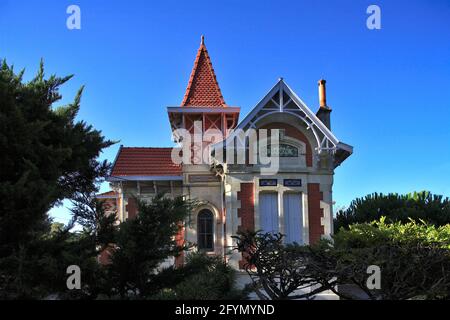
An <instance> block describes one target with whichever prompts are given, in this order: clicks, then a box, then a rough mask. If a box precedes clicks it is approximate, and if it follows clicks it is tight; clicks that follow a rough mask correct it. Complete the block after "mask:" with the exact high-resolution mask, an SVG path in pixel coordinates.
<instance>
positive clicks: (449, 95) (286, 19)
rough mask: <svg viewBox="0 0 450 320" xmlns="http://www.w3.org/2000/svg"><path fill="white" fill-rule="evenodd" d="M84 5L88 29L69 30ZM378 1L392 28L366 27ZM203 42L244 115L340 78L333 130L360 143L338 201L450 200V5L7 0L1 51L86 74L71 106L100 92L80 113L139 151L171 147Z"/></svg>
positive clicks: (54, 69) (109, 154)
mask: <svg viewBox="0 0 450 320" xmlns="http://www.w3.org/2000/svg"><path fill="white" fill-rule="evenodd" d="M71 4H76V5H79V7H80V8H81V30H68V29H67V28H66V19H67V17H68V14H66V8H67V7H68V6H69V5H71ZM370 4H376V5H378V6H379V7H380V8H381V26H382V29H381V30H369V29H367V27H366V19H367V17H368V14H366V9H367V7H368V6H369V5H370ZM201 34H204V35H205V37H206V41H205V42H206V45H207V47H208V51H209V53H210V56H211V58H212V62H213V65H214V68H215V71H216V74H217V78H218V81H219V84H220V86H221V89H222V93H223V95H224V97H225V100H226V102H227V103H228V104H229V105H237V106H240V107H241V119H242V118H243V117H244V116H245V115H246V114H247V113H248V112H249V111H250V110H251V109H252V108H253V107H254V106H255V104H256V103H257V102H258V101H259V99H260V98H262V97H263V96H264V95H265V94H266V92H267V91H268V90H269V89H270V88H271V87H272V85H273V84H274V83H275V82H276V81H277V79H278V78H279V77H280V76H282V77H284V79H285V80H286V82H287V83H288V84H289V85H290V87H291V88H293V89H294V91H296V92H297V94H298V95H299V96H300V97H301V98H302V99H303V100H304V101H305V102H306V103H307V104H308V105H309V106H310V107H311V108H312V109H313V110H316V108H317V106H318V99H317V80H318V79H320V78H322V77H323V78H325V79H327V91H328V92H327V95H328V104H329V105H330V106H331V107H332V108H333V113H332V128H333V131H334V133H335V134H336V136H337V137H338V138H339V139H340V140H342V141H344V142H346V143H349V144H351V145H353V146H354V154H353V155H352V156H351V157H350V158H349V159H348V160H347V161H346V162H345V163H344V164H343V165H342V166H341V167H339V168H338V169H337V170H336V175H335V185H334V200H335V201H336V204H337V205H338V206H344V205H348V204H349V202H350V201H351V200H352V199H354V198H356V197H360V196H364V195H366V194H368V193H371V192H374V191H378V192H391V191H395V192H400V193H406V192H411V191H414V190H424V189H427V190H431V191H432V192H434V193H438V194H444V195H446V196H450V183H449V180H450V89H449V88H450V1H448V0H433V1H425V0H423V1H418V0H409V1H378V0H372V1H356V0H344V1H342V0H341V1H280V0H277V1H262V0H259V1H242V0H227V1H216V0H208V1H194V0H191V1H133V0H128V1H106V0H105V1H101V0H97V1H93V0H86V1H84V0H83V1H80V0H71V1H65V0H59V1H54V0H45V1H42V0H40V1H37V0H36V1H32V0H30V1H21V0H2V1H1V2H0V57H2V58H7V60H8V62H10V63H14V65H15V66H16V68H17V69H19V68H26V78H27V79H29V78H31V77H32V76H33V75H34V73H35V72H36V70H37V67H38V64H39V60H40V59H41V57H42V58H44V60H45V65H46V71H47V75H49V74H52V73H56V74H58V75H67V74H75V78H74V79H73V80H71V81H70V82H69V83H68V84H67V85H65V86H64V88H63V89H62V91H61V92H62V94H63V96H64V99H63V101H61V104H64V103H67V102H68V101H70V100H71V99H72V98H73V96H74V95H75V93H76V91H77V89H78V88H79V87H80V86H81V85H83V84H84V85H86V89H85V94H84V96H83V99H82V108H81V111H80V114H79V118H80V119H84V120H86V121H87V122H88V123H91V124H93V125H94V126H95V127H96V128H98V129H101V130H102V131H103V133H104V134H105V135H106V137H108V138H110V139H114V140H120V141H121V142H120V143H121V144H124V145H126V146H170V145H171V141H170V127H169V122H168V119H167V114H166V106H176V105H179V104H180V103H181V101H182V98H183V94H184V91H185V88H186V85H187V82H188V79H189V75H190V71H191V68H192V65H193V61H194V58H195V54H196V51H197V49H198V46H199V41H200V35H201ZM120 143H119V144H120ZM119 144H118V145H115V146H113V147H111V148H109V149H108V150H105V152H104V153H103V155H102V157H103V158H107V159H109V160H111V161H112V160H113V159H114V156H115V154H116V152H117V149H118V147H119ZM105 188H107V186H104V188H103V189H105ZM52 213H53V214H54V216H55V217H56V218H57V220H59V221H67V213H66V211H65V210H64V209H63V208H59V209H57V210H53V211H52Z"/></svg>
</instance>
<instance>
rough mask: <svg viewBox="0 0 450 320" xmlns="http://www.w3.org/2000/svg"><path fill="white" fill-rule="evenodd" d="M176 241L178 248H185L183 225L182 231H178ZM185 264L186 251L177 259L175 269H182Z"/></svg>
mask: <svg viewBox="0 0 450 320" xmlns="http://www.w3.org/2000/svg"><path fill="white" fill-rule="evenodd" d="M175 241H176V243H177V246H180V247H181V246H183V245H184V227H183V226H182V224H180V230H179V231H178V233H177V235H176V236H175ZM183 264H184V251H183V252H181V253H180V255H179V256H178V257H175V267H181V266H183Z"/></svg>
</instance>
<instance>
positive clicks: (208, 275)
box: [152, 253, 246, 300]
mask: <svg viewBox="0 0 450 320" xmlns="http://www.w3.org/2000/svg"><path fill="white" fill-rule="evenodd" d="M155 283H157V285H158V286H159V288H160V289H159V292H158V293H157V294H156V295H154V296H153V297H152V299H170V300H173V299H176V300H187V299H194V300H221V299H244V298H245V297H246V294H245V293H244V292H243V291H242V290H238V289H237V288H235V271H234V270H233V269H232V268H231V267H229V266H227V264H226V263H225V262H224V261H223V259H222V258H221V257H218V256H207V255H206V254H204V253H191V254H189V255H188V256H187V259H186V264H185V265H184V266H182V267H179V268H176V269H175V268H173V267H171V268H167V269H165V270H163V271H162V272H160V273H159V274H158V275H157V277H156V279H155Z"/></svg>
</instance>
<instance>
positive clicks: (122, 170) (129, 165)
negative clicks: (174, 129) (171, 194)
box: [111, 147, 182, 177]
mask: <svg viewBox="0 0 450 320" xmlns="http://www.w3.org/2000/svg"><path fill="white" fill-rule="evenodd" d="M172 149H173V148H132V147H121V149H120V150H119V153H118V155H117V159H116V161H115V163H114V166H113V169H112V172H111V176H113V177H117V176H179V175H181V174H182V171H181V165H178V164H175V163H173V162H172V158H171V154H172Z"/></svg>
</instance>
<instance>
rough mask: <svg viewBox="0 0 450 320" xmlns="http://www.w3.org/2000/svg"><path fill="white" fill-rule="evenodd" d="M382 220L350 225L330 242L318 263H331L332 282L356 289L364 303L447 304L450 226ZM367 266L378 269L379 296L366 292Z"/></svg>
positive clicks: (449, 286) (449, 290)
mask: <svg viewBox="0 0 450 320" xmlns="http://www.w3.org/2000/svg"><path fill="white" fill-rule="evenodd" d="M385 220H386V219H385V218H381V219H380V220H379V221H376V222H372V223H366V224H355V225H351V226H350V227H349V230H341V231H340V232H339V233H338V234H336V235H335V236H334V248H333V249H332V250H331V251H332V253H331V254H328V255H324V256H322V257H321V258H322V260H323V261H326V260H327V259H328V261H330V260H331V261H332V262H333V263H329V265H330V266H331V268H330V269H333V270H334V272H335V274H334V276H336V277H337V278H338V282H339V283H340V284H348V283H350V284H354V285H356V286H358V287H359V288H360V289H361V290H362V291H364V292H365V293H366V294H367V296H368V297H369V298H370V299H394V300H402V299H414V298H417V297H423V298H425V299H444V298H449V297H450V251H449V249H450V225H446V226H441V227H435V226H433V225H429V224H426V223H424V222H420V223H417V222H415V221H410V222H408V223H406V224H402V223H400V222H396V223H386V221H385ZM323 261H322V264H323ZM370 265H377V266H379V267H380V270H381V288H380V289H379V290H378V289H373V290H369V289H368V288H367V284H366V281H367V277H368V274H367V267H368V266H370ZM346 298H349V297H347V296H346Z"/></svg>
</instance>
